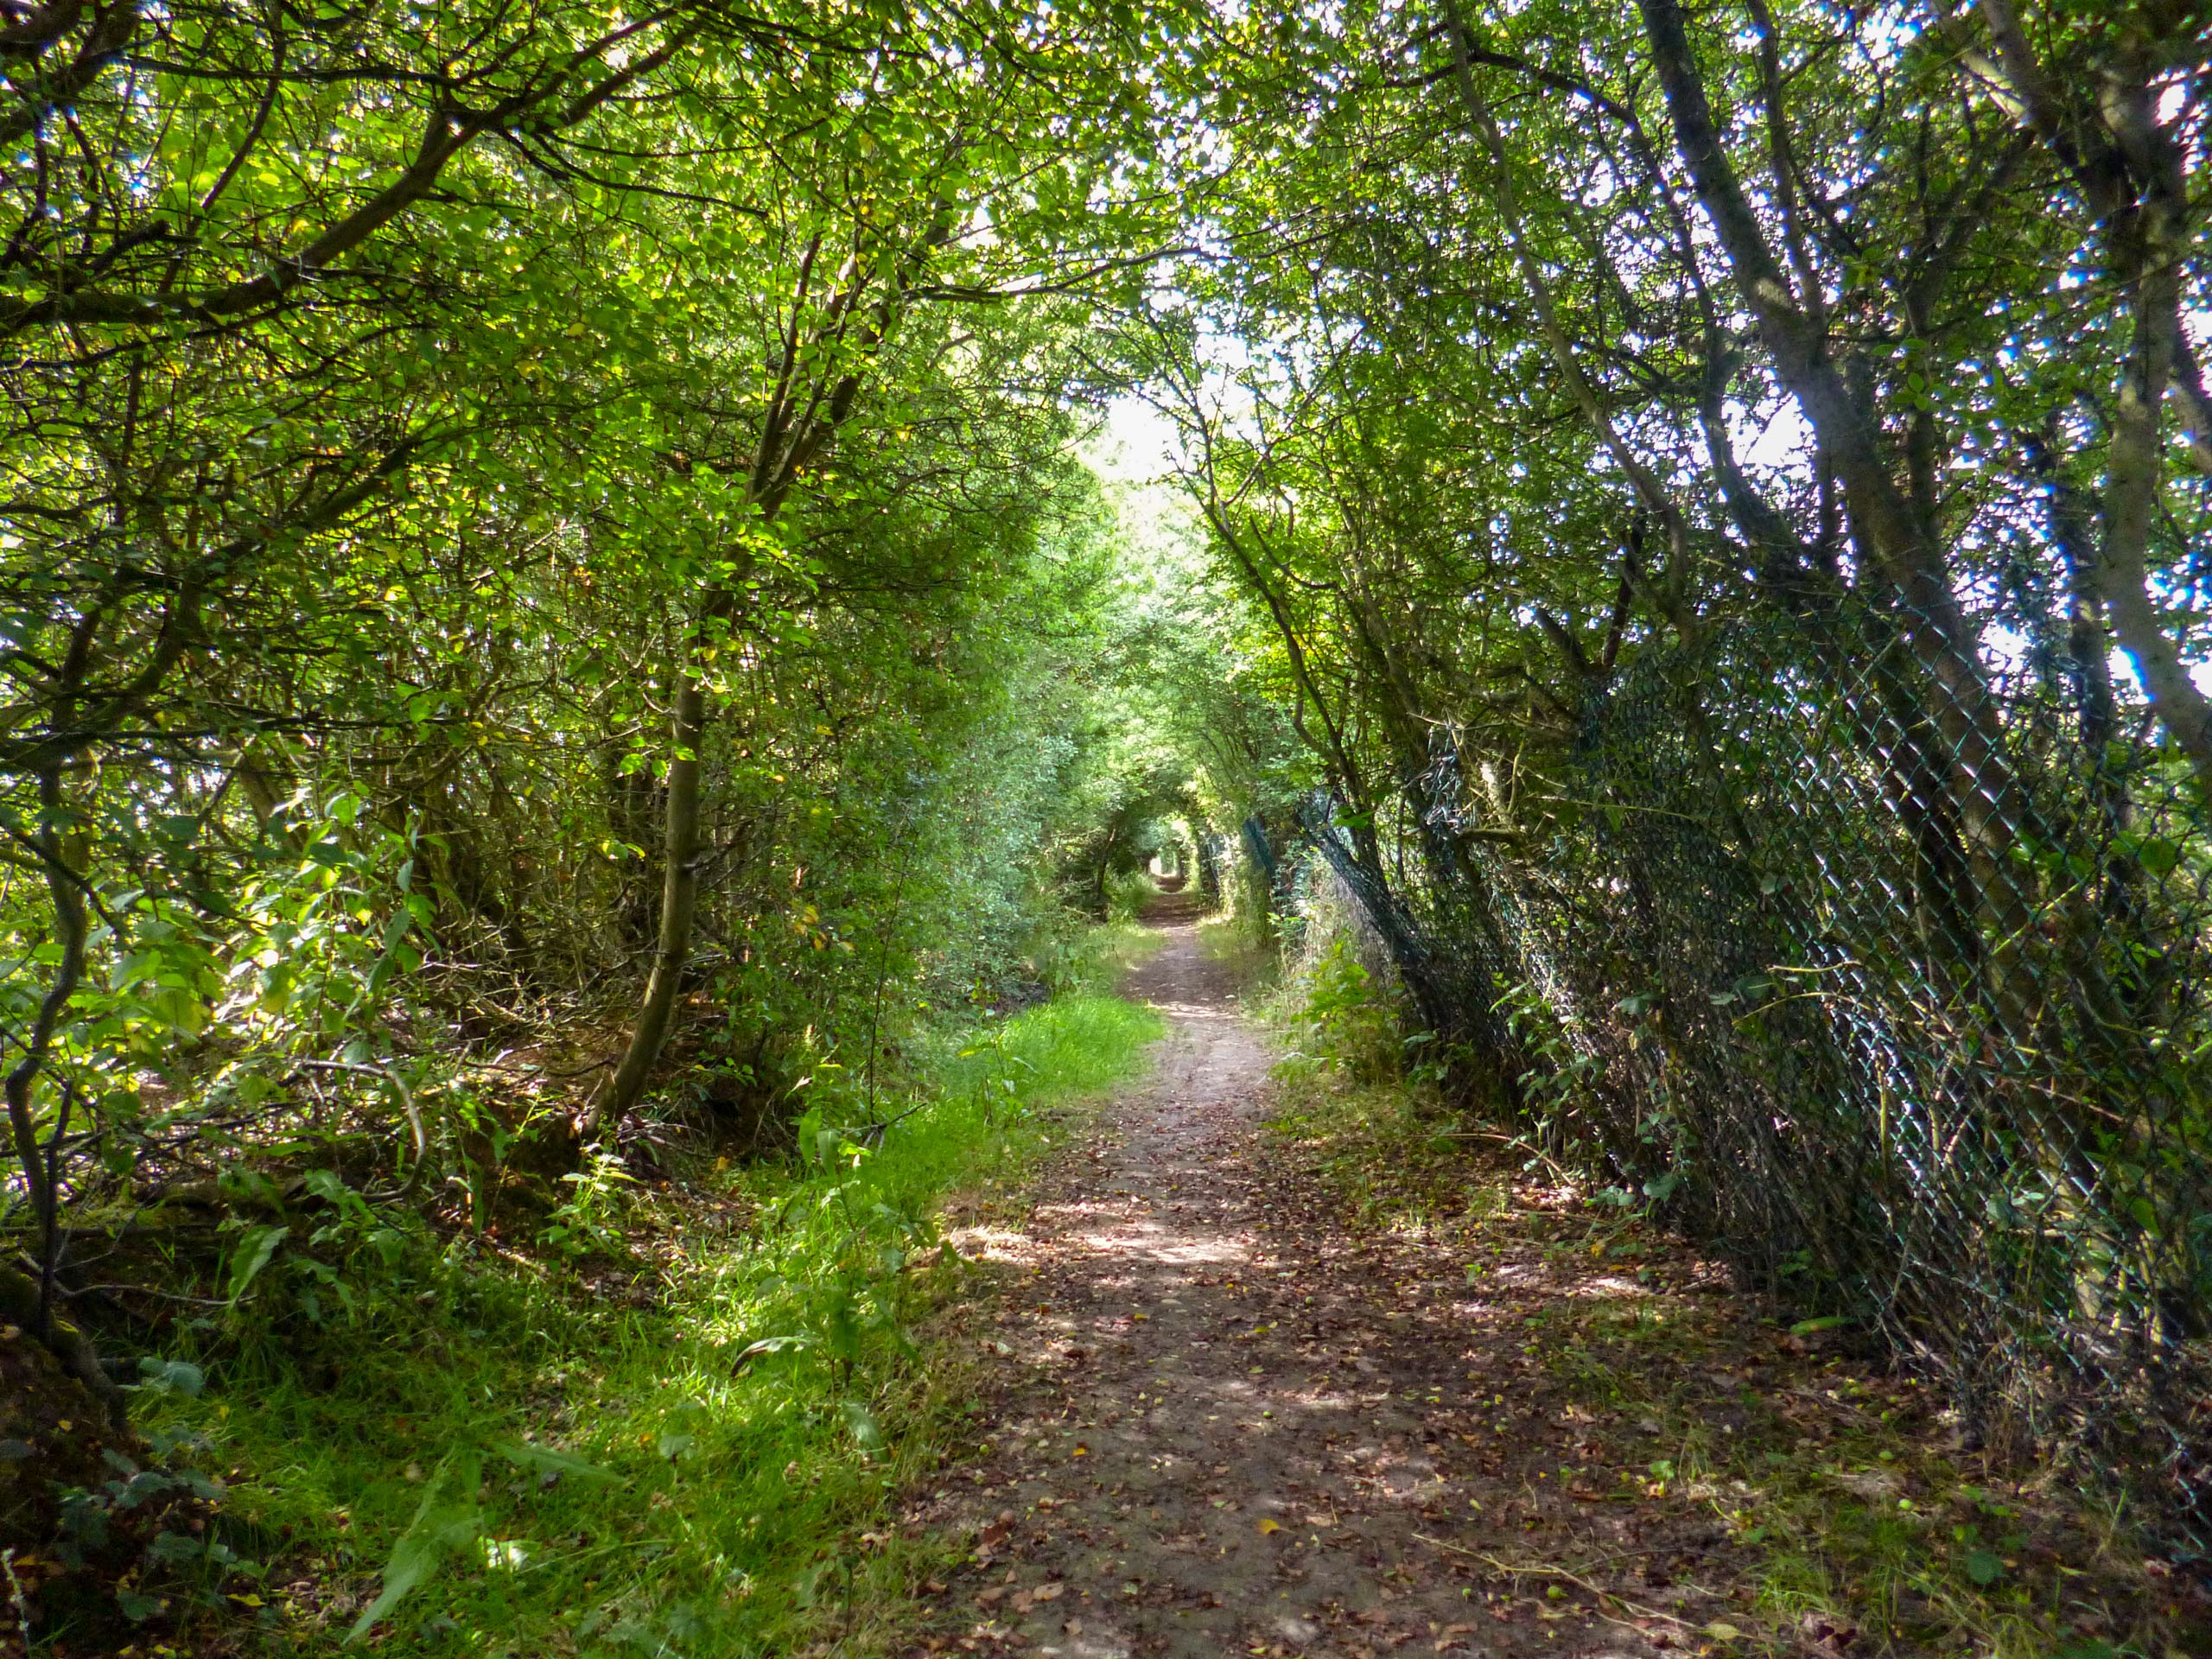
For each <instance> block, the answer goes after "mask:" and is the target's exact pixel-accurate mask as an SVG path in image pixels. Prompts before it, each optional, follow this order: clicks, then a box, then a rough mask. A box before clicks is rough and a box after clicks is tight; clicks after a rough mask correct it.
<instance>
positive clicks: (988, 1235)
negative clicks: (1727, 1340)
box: [906, 899, 1744, 1659]
mask: <svg viewBox="0 0 2212 1659" xmlns="http://www.w3.org/2000/svg"><path fill="white" fill-rule="evenodd" d="M1150 919H1152V920H1154V922H1155V924H1156V925H1164V926H1165V927H1166V931H1167V935H1168V940H1167V944H1166V949H1165V950H1163V951H1162V952H1161V953H1160V955H1159V956H1158V957H1156V958H1154V960H1153V961H1152V962H1151V963H1148V964H1147V966H1145V967H1144V968H1143V969H1141V970H1139V972H1138V973H1137V974H1136V975H1135V976H1134V979H1133V982H1132V984H1131V986H1130V987H1129V994H1130V995H1135V996H1141V997H1145V998H1148V999H1150V1000H1151V1001H1153V1002H1154V1004H1156V1005H1157V1006H1158V1007H1160V1009H1161V1010H1162V1011H1163V1012H1164V1013H1165V1014H1166V1015H1167V1016H1168V1017H1169V1019H1170V1021H1171V1027H1170V1031H1169V1034H1168V1035H1167V1037H1166V1039H1165V1040H1164V1041H1163V1042H1162V1043H1161V1045H1160V1049H1159V1051H1158V1056H1157V1060H1158V1064H1157V1069H1156V1071H1155V1072H1154V1075H1153V1077H1151V1079H1150V1080H1149V1081H1148V1082H1147V1083H1146V1084H1143V1085H1141V1086H1140V1087H1139V1088H1137V1089H1136V1090H1134V1091H1133V1092H1132V1093H1131V1095H1130V1096H1128V1099H1127V1100H1126V1101H1125V1102H1123V1103H1120V1104H1118V1105H1117V1106H1116V1108H1115V1109H1113V1110H1112V1111H1111V1112H1110V1113H1109V1116H1107V1118H1106V1119H1105V1121H1104V1122H1103V1125H1102V1127H1101V1129H1100V1131H1099V1135H1098V1138H1097V1139H1096V1141H1093V1142H1092V1143H1090V1144H1089V1145H1086V1146H1084V1147H1082V1148H1081V1149H1080V1150H1079V1151H1078V1152H1077V1154H1075V1155H1074V1156H1073V1157H1071V1158H1070V1159H1068V1160H1065V1161H1064V1163H1063V1164H1062V1166H1060V1167H1058V1169H1057V1170H1056V1171H1054V1172H1052V1173H1050V1174H1048V1175H1047V1177H1046V1180H1045V1183H1044V1186H1043V1189H1042V1191H1041V1192H1039V1195H1038V1198H1037V1201H1036V1205H1035V1208H1034V1209H1033V1211H1032V1212H1031V1213H1030V1215H1029V1217H1028V1219H1027V1223H1026V1224H1024V1226H1023V1229H1022V1230H1020V1231H1013V1230H1005V1229H990V1228H977V1229H970V1230H967V1231H966V1232H964V1233H963V1235H961V1236H960V1237H959V1239H958V1243H959V1244H960V1246H961V1248H962V1249H963V1251H964V1252H965V1253H968V1254H970V1255H978V1256H981V1257H982V1258H984V1259H986V1260H988V1261H991V1262H996V1263H998V1264H1001V1267H1000V1270H1001V1273H1002V1274H1004V1275H1005V1277H1006V1279H1007V1282H1008V1287H1007V1290H1006V1292H1005V1294H1004V1295H1003V1296H1002V1297H1001V1299H999V1301H998V1304H997V1306H996V1308H995V1312H994V1313H992V1314H990V1315H989V1316H988V1317H989V1318H990V1319H992V1321H993V1322H994V1323H993V1324H992V1326H991V1328H990V1329H989V1330H988V1331H987V1332H983V1333H982V1343H983V1345H984V1348H985V1350H986V1352H987V1355H988V1356H991V1359H990V1362H989V1363H990V1364H991V1365H992V1367H993V1369H994V1370H995V1371H997V1372H999V1373H1001V1374H1002V1376H1003V1381H1002V1383H1001V1386H1000V1387H999V1389H997V1390H996V1392H995V1397H993V1398H992V1399H991V1400H990V1401H989V1402H988V1406H987V1417H986V1421H985V1422H984V1424H983V1426H982V1432H981V1436H980V1439H981V1442H982V1445H983V1446H984V1448H985V1449H984V1450H983V1451H982V1452H981V1453H980V1454H979V1458H978V1460H977V1461H976V1462H975V1463H973V1464H970V1465H967V1466H964V1467H960V1468H957V1469H955V1470H953V1471H950V1476H949V1478H947V1479H946V1480H945V1482H944V1484H943V1485H941V1487H940V1488H939V1490H938V1491H933V1492H931V1493H930V1494H928V1495H927V1496H926V1497H925V1498H923V1500H922V1501H921V1502H920V1503H918V1505H917V1507H916V1508H914V1509H913V1510H910V1511H909V1513H908V1516H907V1517H906V1518H907V1521H908V1522H909V1524H910V1525H915V1524H920V1525H923V1526H926V1527H929V1528H931V1529H942V1530H944V1531H950V1532H955V1533H957V1534H959V1535H963V1536H972V1537H974V1538H975V1539H976V1545H975V1559H974V1560H972V1561H971V1562H970V1563H969V1565H968V1566H966V1567H963V1570H962V1573H961V1574H960V1575H958V1577H957V1580H955V1581H954V1582H951V1583H949V1584H946V1583H933V1584H932V1585H931V1592H932V1595H931V1612H930V1614H929V1622H928V1624H927V1627H926V1634H925V1636H923V1637H921V1638H919V1641H918V1645H916V1646H915V1647H913V1648H912V1649H910V1650H911V1651H914V1652H924V1651H926V1652H938V1651H943V1650H946V1649H955V1650H967V1651H971V1652H975V1651H981V1652H993V1651H1002V1650H1003V1651H1016V1650H1018V1651H1022V1652H1031V1653H1037V1654H1040V1655H1052V1654H1056V1653H1057V1654H1059V1655H1064V1656H1066V1659H1121V1656H1130V1659H1135V1656H1141V1655H1215V1654H1229V1653H1238V1654H1255V1653H1259V1654H1284V1655H1290V1654H1300V1655H1310V1656H1316V1659H1319V1656H1324V1655H1329V1656H1344V1659H1352V1656H1360V1655H1372V1654H1377V1653H1385V1652H1389V1651H1392V1650H1399V1649H1402V1650H1403V1651H1405V1652H1408V1653H1412V1652H1422V1653H1428V1652H1433V1653H1437V1654H1453V1653H1457V1654H1469V1655H1478V1654H1485V1655H1509V1654H1522V1653H1530V1654H1533V1653H1542V1654H1547V1655H1585V1656H1593V1659H1594V1656H1599V1655H1616V1656H1624V1659H1625V1656H1630V1655H1637V1656H1642V1655H1647V1654H1651V1653H1654V1652H1656V1651H1659V1650H1662V1649H1665V1648H1668V1647H1672V1648H1674V1649H1676V1650H1677V1651H1679V1650H1681V1649H1682V1648H1683V1647H1684V1646H1686V1645H1688V1646H1690V1647H1693V1648H1694V1646H1695V1645H1696V1644H1697V1641H1698V1639H1699V1637H1698V1636H1697V1635H1693V1634H1692V1633H1693V1632H1700V1631H1701V1627H1702V1625H1703V1624H1705V1623H1707V1621H1709V1620H1712V1619H1713V1618H1717V1617H1718V1615H1719V1612H1723V1611H1727V1610H1726V1607H1725V1606H1716V1605H1714V1604H1713V1602H1709V1601H1706V1595H1707V1592H1702V1591H1700V1592H1691V1591H1688V1590H1685V1589H1683V1588H1681V1587H1680V1586H1675V1585H1674V1583H1673V1580H1672V1578H1671V1575H1670V1574H1669V1572H1668V1571H1667V1570H1665V1569H1666V1566H1667V1564H1668V1562H1669V1560H1675V1561H1677V1562H1678V1563H1679V1562H1681V1561H1685V1560H1690V1559H1695V1560H1698V1561H1699V1563H1700V1567H1720V1566H1723V1565H1724V1564H1725V1563H1723V1562H1722V1561H1720V1560H1714V1559H1711V1558H1709V1557H1708V1555H1707V1552H1708V1551H1712V1550H1713V1549H1716V1548H1718V1549H1719V1550H1720V1553H1721V1554H1723V1555H1725V1554H1726V1553H1727V1552H1726V1547H1725V1545H1724V1541H1723V1538H1722V1535H1721V1533H1720V1529H1719V1528H1718V1527H1717V1526H1715V1525H1714V1524H1713V1517H1712V1515H1711V1513H1710V1511H1709V1510H1706V1509H1705V1508H1704V1506H1702V1505H1696V1504H1681V1505H1676V1504H1664V1505H1645V1504H1616V1503H1599V1502H1596V1501H1590V1502H1587V1503H1585V1502H1583V1501H1581V1500H1583V1499H1586V1498H1587V1499H1591V1500H1595V1499H1596V1497H1597V1496H1598V1495H1597V1494H1596V1493H1595V1492H1584V1491H1573V1490H1561V1488H1562V1486H1563V1485H1564V1484H1565V1482H1566V1479H1567V1478H1568V1477H1567V1468H1566V1466H1565V1465H1564V1463H1563V1459H1565V1458H1566V1457H1567V1455H1568V1453H1567V1445H1566V1442H1568V1441H1572V1440H1578V1439H1580V1438H1583V1436H1584V1431H1582V1430H1581V1429H1580V1428H1578V1427H1577V1426H1576V1425H1577V1420H1578V1419H1579V1420H1580V1421H1581V1422H1583V1423H1587V1422H1589V1421H1591V1418H1590V1415H1589V1414H1588V1413H1586V1412H1582V1411H1580V1410H1579V1408H1574V1407H1573V1406H1571V1405H1569V1404H1568V1403H1567V1402H1566V1401H1565V1400H1564V1399H1563V1398H1561V1397H1560V1395H1559V1394H1558V1390H1557V1389H1556V1388H1555V1386H1554V1384H1553V1383H1550V1382H1549V1381H1548V1379H1547V1378H1546V1376H1545V1375H1544V1374H1543V1372H1542V1371H1541V1370H1540V1369H1539V1368H1537V1366H1536V1364H1535V1362H1534V1361H1533V1360H1531V1359H1530V1358H1529V1357H1528V1354H1527V1352H1526V1351H1524V1347H1523V1344H1524V1342H1526V1341H1527V1340H1528V1338H1527V1335H1526V1334H1525V1333H1524V1332H1522V1331H1521V1330H1520V1329H1519V1328H1518V1327H1519V1325H1521V1324H1522V1319H1524V1318H1525V1317H1526V1309H1527V1307H1528V1306H1530V1305H1531V1304H1530V1303H1529V1300H1527V1299H1528V1297H1529V1296H1534V1297H1535V1298H1538V1299H1540V1300H1557V1299H1558V1297H1559V1296H1560V1294H1574V1292H1575V1291H1576V1290H1577V1289H1578V1288H1580V1289H1583V1290H1585V1291H1586V1290H1587V1286H1586V1284H1585V1283H1584V1282H1583V1281H1585V1280H1586V1279H1591V1278H1599V1277H1600V1276H1601V1275H1602V1274H1604V1272H1605V1268H1602V1267H1599V1266H1592V1267H1591V1268H1589V1269H1588V1271H1587V1273H1585V1272H1584V1271H1583V1270H1582V1269H1581V1268H1578V1267H1576V1266H1575V1265H1573V1264H1572V1263H1570V1264H1567V1267H1566V1268H1565V1272H1566V1274H1567V1278H1565V1279H1560V1280H1558V1281H1553V1280H1552V1279H1551V1278H1550V1276H1549V1275H1550V1274H1551V1271H1552V1270H1551V1269H1550V1268H1547V1267H1543V1266H1541V1265H1539V1264H1538V1258H1537V1254H1536V1252H1535V1250H1534V1249H1531V1251H1530V1252H1529V1255H1528V1257H1527V1258H1526V1259H1525V1260H1524V1259H1521V1258H1518V1257H1516V1258H1511V1259H1508V1260H1505V1261H1503V1262H1500V1263H1499V1264H1498V1266H1497V1268H1496V1270H1495V1274H1494V1277H1493V1279H1492V1280H1491V1281H1489V1282H1486V1283H1485V1285H1484V1289H1483V1292H1482V1294H1480V1295H1478V1294H1476V1293H1475V1292H1474V1291H1472V1290H1471V1289H1470V1288H1469V1287H1468V1283H1467V1278H1466V1274H1465V1261H1464V1257H1463V1256H1462V1255H1455V1254H1454V1247H1453V1245H1452V1243H1451V1242H1450V1241H1448V1240H1446V1241H1439V1240H1434V1239H1430V1240H1426V1241H1425V1240H1423V1239H1422V1238H1421V1237H1419V1236H1414V1235H1407V1234H1392V1233H1380V1234H1367V1235H1360V1234H1355V1233H1352V1232H1350V1231H1348V1230H1347V1229H1346V1227H1345V1226H1344V1224H1343V1222H1342V1220H1341V1219H1340V1217H1341V1215H1342V1211H1343V1205H1342V1204H1341V1202H1340V1201H1339V1200H1338V1198H1336V1197H1335V1196H1333V1195H1332V1194H1331V1193H1330V1192H1327V1191H1326V1190H1325V1188H1324V1187H1323V1186H1322V1185H1321V1184H1320V1182H1319V1180H1318V1179H1316V1178H1315V1177H1314V1175H1313V1173H1309V1172H1306V1171H1303V1170H1301V1169H1300V1167H1299V1163H1300V1160H1299V1157H1298V1154H1297V1148H1296V1147H1293V1146H1287V1145H1285V1144H1283V1143H1281V1141H1279V1140H1278V1139H1275V1138H1273V1137H1270V1136H1268V1135H1267V1134H1266V1132H1265V1130H1264V1129H1263V1128H1262V1120H1263V1119H1264V1117H1265V1116H1266V1113H1267V1102H1268V1065H1269V1063H1270V1061H1271V1058H1272V1055H1271V1053H1270V1052H1269V1050H1268V1046H1266V1045H1265V1044H1264V1043H1263V1041H1262V1038H1261V1036H1260V1034H1259V1033H1257V1032H1256V1031H1255V1029H1254V1028H1253V1027H1251V1026H1250V1025H1249V1023H1248V1022H1247V1021H1246V1020H1245V1019H1244V1018H1243V1016H1242V1015H1241V1014H1239V1013H1238V1012H1237V1010H1236V1007H1235V1005H1234V1003H1233V1001H1232V1000H1231V991H1232V987H1231V985H1230V983H1229V982H1228V979H1227V977H1226V976H1225V974H1224V970H1223V969H1221V968H1220V966H1219V965H1218V964H1217V963H1213V962H1211V961H1209V960H1208V959H1207V958H1206V957H1205V956H1204V955H1203V954H1202V952H1201V950H1200V949H1199V944H1198V935H1197V929H1196V926H1195V925H1194V922H1193V918H1192V913H1191V909H1190V906H1189V905H1188V903H1187V901H1181V902H1179V901H1177V900H1172V899H1171V900H1169V901H1166V903H1164V904H1162V905H1160V906H1158V907H1157V908H1156V910H1155V912H1154V915H1153V917H1152V918H1150ZM1529 1242H1530V1243H1534V1240H1533V1239H1531V1240H1529ZM1458 1249H1460V1250H1462V1251H1463V1250H1464V1249H1465V1245H1464V1243H1462V1244H1460V1245H1459V1246H1458ZM1554 1254H1556V1253H1554ZM1616 1271H1617V1269H1616ZM1516 1280H1518V1281H1520V1282H1518V1283H1516ZM1610 1282H1611V1286H1612V1287H1616V1288H1625V1289H1626V1290H1627V1291H1628V1292H1629V1293H1630V1294H1642V1292H1641V1291H1640V1289H1639V1287H1637V1286H1635V1285H1633V1284H1630V1283H1629V1282H1628V1281H1624V1280H1620V1279H1618V1278H1616V1279H1613V1280H1611V1281H1610ZM1524 1293H1525V1294H1524ZM1509 1325H1510V1326H1513V1327H1515V1328H1514V1329H1511V1330H1510V1331H1509V1329H1508V1328H1507V1327H1508V1326H1509ZM1532 1372H1534V1373H1535V1374H1534V1375H1533V1376H1532V1375H1531V1373H1532ZM1722 1383H1723V1385H1724V1386H1726V1387H1728V1388H1730V1389H1732V1387H1733V1385H1734V1383H1735V1379H1733V1378H1724V1379H1722ZM1724 1409H1725V1408H1724ZM1650 1427H1652V1428H1653V1429H1656V1428H1657V1427H1658V1426H1657V1425H1656V1423H1655V1424H1652V1425H1650ZM1627 1432H1628V1434H1629V1438H1630V1440H1633V1439H1634V1438H1635V1437H1636V1432H1635V1431H1634V1430H1633V1429H1630V1430H1629V1431H1627ZM1624 1452H1626V1453H1627V1454H1628V1455H1633V1456H1637V1457H1638V1458H1640V1459H1649V1457H1651V1456H1652V1455H1654V1453H1653V1452H1652V1450H1651V1449H1650V1448H1649V1447H1636V1446H1629V1447H1626V1448H1624ZM1580 1472H1581V1471H1577V1474H1578V1475H1579V1474H1580ZM1608 1496H1609V1497H1613V1496H1618V1494H1608ZM1637 1496H1641V1494H1640V1493H1639V1494H1637ZM1477 1506H1479V1507H1477ZM970 1529H972V1530H970ZM1482 1556H1489V1557H1491V1558H1493V1559H1492V1560H1491V1562H1489V1563H1485V1562H1484V1560H1481V1559H1479V1558H1480V1557H1482ZM1537 1561H1545V1562H1548V1563H1552V1564H1555V1565H1558V1566H1560V1567H1570V1566H1580V1567H1583V1568H1584V1569H1585V1572H1584V1576H1587V1574H1588V1573H1591V1572H1595V1573H1596V1574H1597V1578H1598V1579H1599V1580H1605V1586H1604V1587H1605V1588H1606V1589H1608V1590H1610V1589H1611V1587H1612V1586H1614V1585H1615V1584H1620V1585H1623V1586H1626V1585H1629V1584H1630V1583H1632V1584H1633V1594H1632V1596H1631V1597H1630V1599H1629V1600H1627V1601H1624V1600H1622V1599H1620V1597H1619V1596H1618V1595H1616V1596H1613V1597H1611V1598H1607V1599H1601V1598H1600V1597H1599V1596H1598V1595H1595V1594H1592V1593H1586V1591H1585V1589H1584V1588H1583V1587H1582V1586H1578V1585H1577V1584H1575V1583H1573V1582H1572V1581H1571V1580H1569V1579H1567V1578H1562V1577H1560V1576H1559V1575H1558V1574H1556V1573H1543V1574H1541V1576H1532V1573H1531V1571H1530V1570H1529V1569H1526V1568H1524V1567H1522V1564H1523V1563H1530V1562H1537ZM1593 1561H1597V1562H1602V1563H1604V1565H1602V1566H1599V1567H1591V1566H1590V1564H1591V1563H1592V1562H1593ZM1630 1573H1634V1574H1635V1577H1634V1578H1633V1579H1632V1580H1631V1579H1630V1577H1629V1574H1630ZM1700 1576H1702V1573H1701V1574H1700ZM1596 1582H1597V1580H1592V1585H1593V1586H1594V1585H1595V1584H1596ZM1711 1593H1713V1595H1714V1596H1716V1597H1717V1596H1718V1595H1719V1593H1720V1592H1711ZM1739 1593H1740V1592H1739ZM1693 1596H1694V1597H1695V1599H1698V1600H1699V1601H1700V1602H1703V1603H1704V1604H1705V1605H1701V1606H1698V1607H1690V1606H1687V1605H1684V1603H1685V1601H1686V1600H1687V1599H1691V1598H1692V1597H1693ZM1737 1617H1738V1618H1743V1617H1744V1615H1742V1614H1741V1613H1738V1615H1737ZM1686 1638H1687V1640H1686Z"/></svg>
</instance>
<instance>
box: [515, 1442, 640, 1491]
mask: <svg viewBox="0 0 2212 1659" xmlns="http://www.w3.org/2000/svg"><path fill="white" fill-rule="evenodd" d="M492 1450H493V1451H494V1452H497V1453H499V1456H501V1457H503V1458H505V1459H506V1460H507V1461H508V1462H509V1463H512V1464H513V1465H515V1467H517V1468H518V1469H527V1470H529V1471H531V1472H532V1473H533V1474H540V1475H565V1476H567V1477H568V1478H569V1479H571V1480H582V1481H589V1482H591V1483H592V1484H595V1485H601V1486H617V1485H620V1484H621V1482H622V1477H621V1476H620V1475H618V1474H616V1473H615V1472H614V1471H613V1470H611V1469H602V1468H601V1467H600V1466H599V1465H597V1464H595V1463H587V1462H585V1461H584V1460H583V1459H582V1458H579V1457H575V1456H574V1455H572V1454H571V1453H569V1452H556V1451H554V1450H552V1449H551V1448H550V1447H549V1446H531V1445H527V1444H525V1443H524V1442H521V1441H518V1440H500V1441H497V1442H495V1443H494V1444H493V1447H492Z"/></svg>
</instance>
